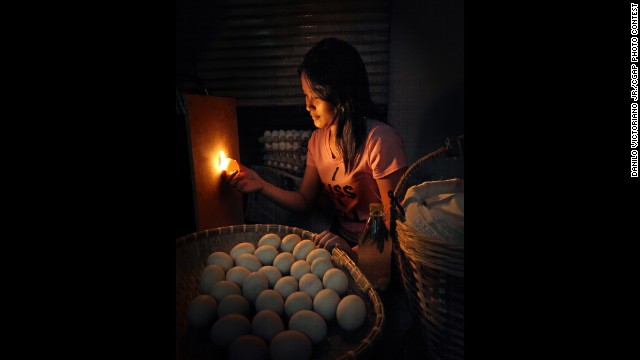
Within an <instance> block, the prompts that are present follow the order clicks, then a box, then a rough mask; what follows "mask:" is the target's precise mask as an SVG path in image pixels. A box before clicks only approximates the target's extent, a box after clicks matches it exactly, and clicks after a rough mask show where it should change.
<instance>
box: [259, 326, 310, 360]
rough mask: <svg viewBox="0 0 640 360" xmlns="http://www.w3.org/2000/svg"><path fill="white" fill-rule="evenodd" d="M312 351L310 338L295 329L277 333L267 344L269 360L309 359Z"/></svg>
mask: <svg viewBox="0 0 640 360" xmlns="http://www.w3.org/2000/svg"><path fill="white" fill-rule="evenodd" d="M312 352H313V345H312V344H311V340H310V339H309V338H308V337H307V335H305V334H303V333H301V332H300V331H297V330H285V331H282V332H280V333H278V335H276V336H275V337H274V338H273V339H272V340H271V344H270V345H269V356H270V358H271V360H309V359H311V354H312Z"/></svg>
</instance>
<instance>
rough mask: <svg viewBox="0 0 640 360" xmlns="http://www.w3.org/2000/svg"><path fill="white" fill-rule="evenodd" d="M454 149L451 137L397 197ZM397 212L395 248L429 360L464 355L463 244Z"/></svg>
mask: <svg viewBox="0 0 640 360" xmlns="http://www.w3.org/2000/svg"><path fill="white" fill-rule="evenodd" d="M450 150H451V148H450V144H449V142H447V146H446V147H442V148H440V149H438V150H436V151H434V152H432V153H429V154H427V155H426V156H424V157H422V158H421V159H419V160H418V161H416V162H415V163H414V164H412V165H411V166H410V167H409V168H408V169H407V171H406V172H405V174H404V175H403V176H402V178H401V179H400V181H399V183H398V185H397V186H396V190H395V194H394V195H395V198H396V199H400V200H402V199H404V196H405V194H406V192H407V189H408V187H409V185H410V180H411V178H412V175H413V174H414V173H415V172H416V170H417V169H418V168H419V167H421V166H423V165H426V164H428V163H429V162H430V161H431V160H432V159H434V158H436V157H440V156H443V155H448V154H450V153H451V152H450ZM398 202H399V203H402V201H398ZM398 215H399V214H398V212H397V209H395V208H394V209H393V211H392V216H393V217H392V235H393V236H392V238H393V249H394V253H395V256H396V260H397V263H398V269H399V271H400V274H401V276H402V282H403V285H404V289H405V292H406V294H407V297H408V299H409V306H410V309H411V311H412V312H413V313H414V314H415V315H416V318H419V319H420V324H421V329H422V335H423V338H424V341H425V343H426V344H427V351H428V354H429V359H464V245H455V244H451V243H448V242H444V241H441V240H439V239H436V238H432V237H428V236H425V235H424V234H422V233H419V232H417V231H416V230H414V229H413V228H411V227H409V226H407V225H406V224H405V223H404V222H402V221H401V220H400V219H399V218H398Z"/></svg>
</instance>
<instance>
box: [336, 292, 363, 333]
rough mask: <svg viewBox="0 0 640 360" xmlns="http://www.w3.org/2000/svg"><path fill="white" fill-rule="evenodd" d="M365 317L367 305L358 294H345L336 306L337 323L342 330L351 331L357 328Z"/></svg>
mask: <svg viewBox="0 0 640 360" xmlns="http://www.w3.org/2000/svg"><path fill="white" fill-rule="evenodd" d="M366 317H367V306H366V305H365V303H364V301H363V300H362V299H361V298H360V297H359V296H358V295H347V296H345V297H344V298H343V299H342V300H340V303H339V304H338V307H337V308H336V319H337V320H338V325H340V327H341V328H342V329H344V330H347V331H353V330H356V329H357V328H359V327H360V326H361V325H362V324H363V323H364V320H365V318H366Z"/></svg>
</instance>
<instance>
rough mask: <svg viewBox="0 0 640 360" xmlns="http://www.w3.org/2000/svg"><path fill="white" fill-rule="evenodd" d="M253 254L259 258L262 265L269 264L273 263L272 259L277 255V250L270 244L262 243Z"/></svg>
mask: <svg viewBox="0 0 640 360" xmlns="http://www.w3.org/2000/svg"><path fill="white" fill-rule="evenodd" d="M253 255H255V256H256V257H258V259H260V262H261V263H262V265H271V264H273V259H275V258H276V256H278V250H276V248H275V247H273V246H272V245H262V246H260V247H259V248H257V249H256V251H255V252H254V253H253Z"/></svg>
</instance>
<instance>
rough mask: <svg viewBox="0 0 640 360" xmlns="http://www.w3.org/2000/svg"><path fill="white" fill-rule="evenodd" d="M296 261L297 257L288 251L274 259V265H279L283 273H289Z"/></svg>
mask: <svg viewBox="0 0 640 360" xmlns="http://www.w3.org/2000/svg"><path fill="white" fill-rule="evenodd" d="M295 261H296V258H295V257H294V256H293V254H291V253H288V252H282V253H280V254H278V256H276V258H275V259H273V266H275V267H277V268H278V270H280V273H281V274H282V275H287V274H289V270H290V269H291V265H293V263H294V262H295Z"/></svg>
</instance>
